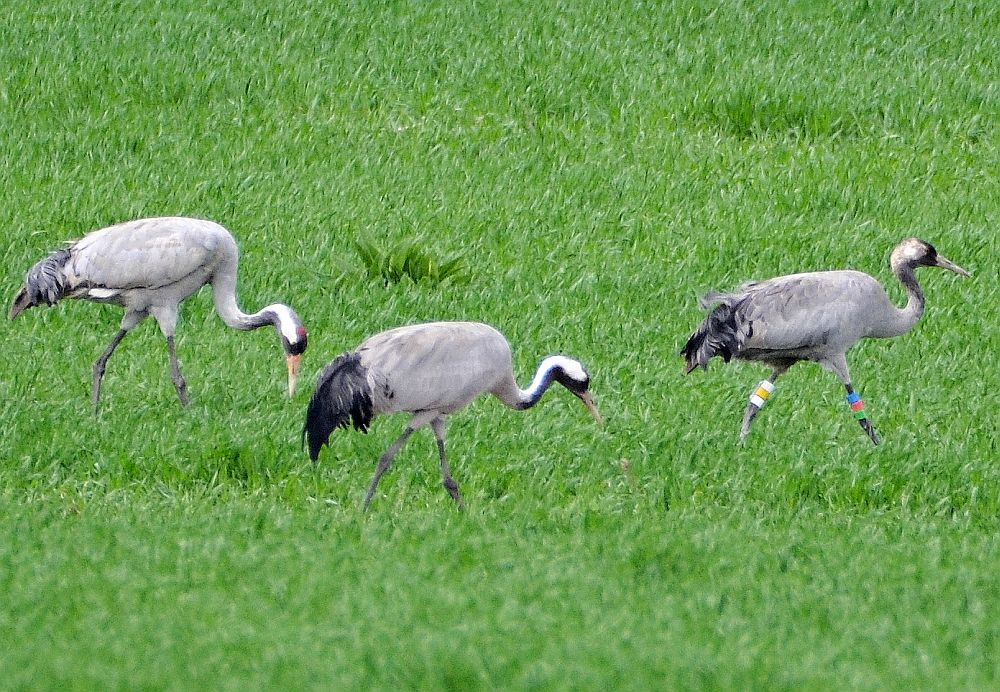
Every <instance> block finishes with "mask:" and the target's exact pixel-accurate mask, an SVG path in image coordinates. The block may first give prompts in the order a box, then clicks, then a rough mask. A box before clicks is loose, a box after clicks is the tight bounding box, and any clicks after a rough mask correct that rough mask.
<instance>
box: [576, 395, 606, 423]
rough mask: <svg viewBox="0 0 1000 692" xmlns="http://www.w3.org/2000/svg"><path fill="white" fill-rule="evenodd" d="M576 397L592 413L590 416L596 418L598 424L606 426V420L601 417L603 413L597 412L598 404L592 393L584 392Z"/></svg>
mask: <svg viewBox="0 0 1000 692" xmlns="http://www.w3.org/2000/svg"><path fill="white" fill-rule="evenodd" d="M574 394H576V392H574ZM576 395H577V396H578V397H580V401H582V402H583V405H584V406H586V407H587V410H588V411H590V415H592V416H593V417H594V420H596V421H597V424H598V425H604V418H602V417H601V412H600V411H598V410H597V404H595V403H594V395H593V394H591V393H590V392H583V393H582V394H576Z"/></svg>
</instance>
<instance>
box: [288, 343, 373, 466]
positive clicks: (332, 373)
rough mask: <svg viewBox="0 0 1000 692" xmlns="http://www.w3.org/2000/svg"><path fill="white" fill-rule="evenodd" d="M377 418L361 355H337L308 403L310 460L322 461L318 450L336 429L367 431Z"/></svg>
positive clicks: (305, 430) (304, 431) (305, 433)
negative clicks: (349, 428)
mask: <svg viewBox="0 0 1000 692" xmlns="http://www.w3.org/2000/svg"><path fill="white" fill-rule="evenodd" d="M373 415H374V407H373V405H372V391H371V386H370V385H369V384H368V372H367V370H366V368H365V367H364V366H363V365H362V364H361V356H360V355H359V354H358V353H345V354H344V355H342V356H338V357H337V358H335V359H334V361H333V362H332V363H330V364H329V365H328V366H326V369H325V370H324V371H323V373H322V374H321V375H320V377H319V382H318V383H317V384H316V391H314V392H313V395H312V399H310V400H309V410H308V411H307V412H306V422H305V425H304V426H303V427H302V437H303V439H306V438H308V440H309V458H310V459H312V460H313V461H316V459H318V458H319V450H320V449H322V447H323V445H325V444H326V443H327V442H328V441H329V440H330V435H331V434H333V431H334V430H336V429H337V428H346V427H347V425H348V423H351V424H353V425H354V427H355V429H357V430H360V431H362V432H368V426H369V425H371V422H372V417H373Z"/></svg>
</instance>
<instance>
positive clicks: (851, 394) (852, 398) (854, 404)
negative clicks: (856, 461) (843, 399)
mask: <svg viewBox="0 0 1000 692" xmlns="http://www.w3.org/2000/svg"><path fill="white" fill-rule="evenodd" d="M844 386H845V387H846V388H847V403H848V404H849V405H850V407H851V410H852V411H854V417H855V418H857V419H858V423H860V424H861V428H862V429H863V430H864V431H865V432H866V433H868V437H870V438H871V440H872V443H873V444H875V445H877V444H879V443H880V442H881V441H882V438H881V437H879V434H878V431H877V430H875V426H874V425H872V422H871V421H870V420H868V416H866V415H865V402H863V401H862V400H861V396H860V395H859V394H858V393H857V392H856V391H854V387H852V386H851V383H850V382H845V383H844Z"/></svg>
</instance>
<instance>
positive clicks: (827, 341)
mask: <svg viewBox="0 0 1000 692" xmlns="http://www.w3.org/2000/svg"><path fill="white" fill-rule="evenodd" d="M889 264H890V266H891V267H892V271H893V273H894V274H895V275H896V277H897V278H898V279H899V281H900V282H901V283H902V284H903V287H904V288H905V289H906V293H907V296H908V299H907V301H906V306H905V307H903V308H897V307H896V306H895V305H894V304H893V303H892V301H891V300H890V299H889V296H888V295H887V294H886V292H885V290H884V289H883V288H882V286H881V285H880V284H879V282H878V281H876V280H875V279H874V278H873V277H871V276H869V275H868V274H864V273H862V272H858V271H823V272H810V273H806V274H791V275H789V276H779V277H777V278H774V279H768V280H766V281H756V282H750V283H746V284H744V285H742V286H741V287H740V288H739V289H738V290H736V291H734V292H733V293H716V292H711V293H708V294H707V295H705V296H704V297H703V298H702V299H701V306H702V308H703V309H707V308H708V307H710V306H712V305H715V306H716V307H715V308H714V309H713V310H712V311H711V312H710V313H709V314H708V316H707V317H706V318H705V320H704V321H703V322H702V323H701V325H700V326H699V327H698V329H697V330H695V332H694V334H692V335H691V338H690V339H688V341H687V343H686V344H685V345H684V348H683V349H682V350H681V355H683V356H684V357H685V359H686V361H687V372H689V373H690V372H691V371H692V370H694V369H695V368H697V367H698V366H701V367H703V368H707V367H708V361H709V360H710V359H711V358H712V357H713V356H722V358H723V359H724V360H725V361H726V362H729V360H730V359H732V358H737V359H741V360H753V361H759V362H761V363H764V364H765V365H768V366H769V367H770V368H771V369H772V372H771V376H770V377H769V378H767V379H765V380H763V381H762V382H761V383H760V384H759V385H758V386H757V387H755V388H754V390H753V392H752V393H751V395H750V401H749V403H748V404H747V409H746V413H745V414H744V416H743V426H742V429H741V433H740V437H741V439H744V438H746V436H747V435H749V434H750V425H751V424H752V423H753V420H754V417H755V416H756V415H757V413H758V412H759V411H760V409H761V408H763V406H764V404H765V403H766V402H767V400H768V398H769V397H770V396H771V394H772V392H773V391H774V383H775V381H776V380H777V379H778V378H779V377H780V376H781V375H782V374H784V373H785V372H786V371H787V370H788V369H789V368H790V367H792V365H794V364H795V363H797V362H799V361H800V360H811V361H815V362H817V363H819V364H820V365H821V366H823V367H824V368H826V369H828V370H831V371H832V372H833V373H834V374H835V375H837V377H839V378H840V381H841V382H843V384H844V387H846V388H847V402H848V404H849V405H850V407H851V410H852V411H853V412H854V415H855V417H856V418H857V419H858V422H859V423H860V424H861V427H862V428H864V430H865V432H867V433H868V436H869V437H870V438H871V440H872V442H873V443H875V444H876V445H877V444H879V442H880V441H881V440H880V438H879V435H878V432H876V430H875V427H874V426H873V425H872V423H871V421H870V420H869V419H868V417H867V415H866V413H865V406H864V402H863V401H862V400H861V397H860V395H859V394H858V393H857V392H856V391H855V389H854V387H853V386H852V385H851V375H850V372H849V370H848V368H847V358H846V353H847V351H848V350H849V349H850V348H851V347H852V346H854V344H856V343H857V342H858V341H860V340H861V339H864V338H879V339H884V338H890V337H894V336H899V335H900V334H905V333H906V332H908V331H910V329H912V328H913V326H914V325H915V324H916V323H917V320H919V319H920V316H921V315H923V313H924V292H923V290H922V289H921V288H920V284H919V283H917V277H916V272H915V269H916V268H917V267H942V268H944V269H948V270H950V271H953V272H955V273H956V274H959V275H961V276H969V273H968V272H967V271H965V270H964V269H962V268H961V267H959V266H958V265H957V264H955V263H953V262H951V261H950V260H948V259H946V258H945V257H944V256H942V255H940V254H938V252H937V250H935V249H934V246H933V245H931V244H930V243H928V242H926V241H923V240H920V239H919V238H908V239H906V240H904V241H902V242H901V243H900V244H899V245H897V246H896V248H895V249H894V250H893V251H892V254H891V256H890V258H889Z"/></svg>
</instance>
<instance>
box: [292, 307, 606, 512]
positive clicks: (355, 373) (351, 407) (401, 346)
mask: <svg viewBox="0 0 1000 692" xmlns="http://www.w3.org/2000/svg"><path fill="white" fill-rule="evenodd" d="M553 382H558V383H559V384H561V385H563V386H564V387H566V388H567V389H568V390H569V391H570V392H572V393H573V394H575V395H576V396H577V397H579V398H580V400H581V401H583V403H584V405H585V406H586V407H587V409H588V410H589V411H590V413H591V414H592V415H593V416H594V418H595V419H596V420H597V421H598V422H599V423H600V422H602V421H601V415H600V413H599V412H598V410H597V407H596V405H595V404H594V400H593V397H592V396H591V394H590V391H589V386H590V377H589V375H588V374H587V371H586V370H585V369H584V367H583V365H581V364H580V363H579V362H578V361H576V360H573V359H572V358H568V357H566V356H561V355H556V356H549V357H547V358H545V359H544V360H543V361H542V362H541V365H539V367H538V371H537V372H536V373H535V378H534V380H533V381H532V382H531V384H530V385H529V386H528V389H527V390H522V389H521V388H520V387H518V386H517V382H516V381H515V380H514V371H513V366H512V356H511V349H510V344H509V343H508V342H507V339H505V338H504V336H503V335H502V334H500V332H498V331H497V330H496V329H494V328H493V327H490V326H488V325H485V324H480V323H475V322H432V323H427V324H417V325H412V326H408V327H399V328H397V329H391V330H389V331H386V332H382V333H381V334H376V335H375V336H372V337H370V338H368V339H367V340H366V341H365V342H364V343H362V344H361V345H360V346H359V347H358V348H357V350H355V351H352V352H349V353H345V354H343V355H341V356H339V357H338V358H336V359H335V360H334V361H333V362H331V363H330V364H329V365H328V366H327V367H326V369H325V370H324V371H323V373H322V374H321V375H320V377H319V381H318V383H317V385H316V390H315V392H314V393H313V395H312V399H311V400H310V402H309V410H308V413H307V415H306V421H305V426H304V427H303V431H302V432H303V436H304V437H308V440H309V456H310V458H311V459H312V460H313V462H315V461H316V459H317V458H318V457H319V452H320V449H321V448H322V446H323V445H324V444H327V443H328V442H329V439H330V434H331V433H332V432H333V431H334V430H335V429H336V428H346V427H347V425H348V423H352V424H353V425H354V427H355V429H357V430H361V431H362V432H367V431H368V427H369V426H370V425H371V422H372V419H373V418H374V417H375V416H377V415H379V414H385V413H396V412H400V411H407V412H409V413H411V414H413V415H412V418H410V421H409V423H407V425H406V428H405V429H404V430H403V433H402V434H401V435H400V436H399V438H397V439H396V441H395V442H393V444H392V445H391V446H390V447H389V449H388V450H387V451H386V452H385V453H384V454H383V455H382V457H381V459H379V462H378V467H377V468H376V470H375V476H374V477H373V478H372V481H371V484H370V485H369V486H368V493H367V494H366V495H365V503H364V508H365V509H366V510H367V509H368V505H369V503H370V502H371V500H372V496H373V495H374V494H375V488H376V487H377V486H378V482H379V479H381V478H382V475H383V474H384V473H385V472H386V471H388V470H389V467H390V465H391V464H392V460H393V458H394V457H395V456H396V454H397V453H398V452H399V450H400V449H402V447H403V445H404V444H406V441H407V439H409V437H410V435H412V434H413V431H414V430H417V429H418V428H421V427H423V426H425V425H430V427H431V429H432V430H433V431H434V435H435V437H436V438H437V444H438V455H439V456H440V459H441V475H442V477H443V479H444V486H445V488H446V489H447V490H448V493H449V494H450V495H451V497H452V498H454V500H455V502H457V503H458V505H459V507H463V506H464V505H463V502H462V496H461V495H460V494H459V491H458V483H456V482H455V479H454V478H452V475H451V470H450V469H449V467H448V459H447V457H446V455H445V418H446V416H447V415H448V414H450V413H453V412H455V411H457V410H458V409H460V408H462V407H463V406H465V405H466V404H468V403H469V402H471V401H472V400H473V399H475V398H476V397H477V396H479V395H480V394H483V393H486V392H488V393H490V394H493V395H494V396H495V397H497V398H498V399H500V401H502V402H503V403H504V404H505V405H507V406H509V407H510V408H515V409H526V408H530V407H532V406H534V405H535V404H537V403H538V401H539V400H540V399H541V398H542V395H543V394H544V393H545V391H546V390H547V389H548V388H549V386H550V385H551V384H552V383H553Z"/></svg>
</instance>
